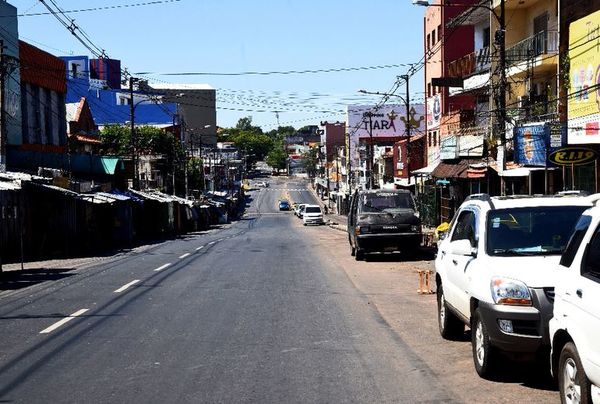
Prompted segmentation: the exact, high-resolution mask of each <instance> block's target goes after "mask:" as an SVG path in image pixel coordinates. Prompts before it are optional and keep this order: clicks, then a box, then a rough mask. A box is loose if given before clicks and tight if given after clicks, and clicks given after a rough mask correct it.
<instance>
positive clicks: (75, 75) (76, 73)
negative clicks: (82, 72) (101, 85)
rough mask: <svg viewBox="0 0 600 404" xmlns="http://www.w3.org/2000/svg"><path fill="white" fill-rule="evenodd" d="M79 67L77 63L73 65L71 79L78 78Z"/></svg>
mask: <svg viewBox="0 0 600 404" xmlns="http://www.w3.org/2000/svg"><path fill="white" fill-rule="evenodd" d="M78 67H79V66H77V64H76V63H71V77H72V78H74V79H76V78H77V76H78V72H77V68H78Z"/></svg>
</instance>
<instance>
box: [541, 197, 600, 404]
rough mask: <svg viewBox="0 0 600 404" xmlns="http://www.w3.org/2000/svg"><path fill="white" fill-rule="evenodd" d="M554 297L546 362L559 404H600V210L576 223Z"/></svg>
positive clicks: (596, 208)
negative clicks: (547, 360)
mask: <svg viewBox="0 0 600 404" xmlns="http://www.w3.org/2000/svg"><path fill="white" fill-rule="evenodd" d="M595 197H598V198H600V196H599V195H595ZM554 293H555V297H554V317H553V318H552V320H550V341H551V342H552V353H551V361H550V362H551V365H552V374H553V375H554V376H555V377H557V378H558V386H559V389H560V398H561V401H562V402H563V403H574V402H581V403H592V402H595V403H600V207H598V206H595V207H593V208H591V209H589V210H587V211H585V212H584V213H583V215H582V216H581V218H580V219H579V221H578V222H577V225H576V226H575V233H574V234H573V236H572V237H571V240H570V241H569V244H568V246H567V248H566V250H565V252H564V254H563V255H562V258H561V260H560V265H559V267H558V274H557V282H556V288H555V289H554Z"/></svg>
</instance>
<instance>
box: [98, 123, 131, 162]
mask: <svg viewBox="0 0 600 404" xmlns="http://www.w3.org/2000/svg"><path fill="white" fill-rule="evenodd" d="M130 139H131V136H130V129H129V128H128V127H126V126H122V125H108V126H105V127H104V128H102V131H100V140H102V153H103V154H113V155H117V156H124V155H126V154H129V153H131V142H130Z"/></svg>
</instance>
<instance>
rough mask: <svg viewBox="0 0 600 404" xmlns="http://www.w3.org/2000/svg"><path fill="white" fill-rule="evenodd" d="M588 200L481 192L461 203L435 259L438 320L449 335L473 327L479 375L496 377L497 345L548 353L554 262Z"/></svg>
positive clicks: (525, 353) (521, 352) (527, 353)
mask: <svg viewBox="0 0 600 404" xmlns="http://www.w3.org/2000/svg"><path fill="white" fill-rule="evenodd" d="M590 206H591V202H590V201H589V200H588V199H586V198H581V197H494V198H490V196H489V195H486V194H478V195H472V196H470V197H469V198H467V200H466V201H465V202H464V203H463V204H462V205H461V206H460V208H459V210H458V212H457V213H456V215H455V216H454V219H453V220H452V223H451V224H450V228H449V231H448V235H447V237H446V238H444V240H442V242H441V243H440V244H439V249H438V255H437V257H436V260H435V269H436V284H437V297H438V323H439V330H440V334H441V335H442V337H444V338H447V339H456V338H459V337H462V336H463V335H464V326H465V325H467V326H470V327H471V335H472V338H471V343H472V348H473V361H474V363H475V370H476V371H477V373H478V374H479V375H480V376H481V377H485V378H490V377H492V376H494V373H495V368H496V365H497V364H498V362H499V360H498V356H497V354H498V352H499V351H503V352H504V353H513V354H518V355H513V356H514V357H515V358H517V357H518V358H531V357H535V356H536V354H537V355H540V354H541V355H543V356H542V357H544V356H545V355H547V350H548V348H549V346H550V341H549V337H548V329H547V326H548V321H549V320H550V318H551V317H552V302H553V299H554V286H555V280H554V279H555V276H556V268H557V265H558V261H559V259H560V255H561V253H562V252H563V250H564V248H565V246H566V244H567V242H568V240H569V238H570V236H571V234H572V233H573V229H574V226H575V223H576V222H577V220H578V219H579V217H580V216H581V213H582V212H583V211H584V210H586V209H587V208H588V207H590ZM545 357H546V358H547V356H545Z"/></svg>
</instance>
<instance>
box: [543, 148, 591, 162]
mask: <svg viewBox="0 0 600 404" xmlns="http://www.w3.org/2000/svg"><path fill="white" fill-rule="evenodd" d="M595 159H596V152H595V151H594V150H592V149H588V148H586V147H565V148H564V149H559V150H556V151H555V152H553V153H551V154H550V155H549V156H548V160H549V161H550V162H552V163H554V164H557V165H559V166H570V165H576V166H579V165H583V164H588V163H591V162H592V161H594V160H595Z"/></svg>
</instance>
